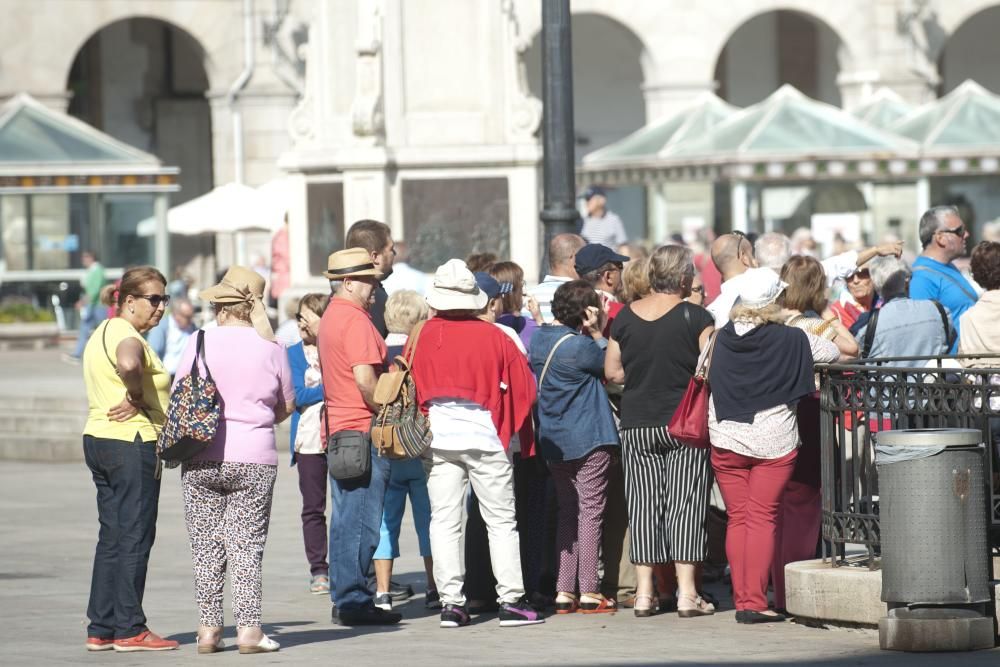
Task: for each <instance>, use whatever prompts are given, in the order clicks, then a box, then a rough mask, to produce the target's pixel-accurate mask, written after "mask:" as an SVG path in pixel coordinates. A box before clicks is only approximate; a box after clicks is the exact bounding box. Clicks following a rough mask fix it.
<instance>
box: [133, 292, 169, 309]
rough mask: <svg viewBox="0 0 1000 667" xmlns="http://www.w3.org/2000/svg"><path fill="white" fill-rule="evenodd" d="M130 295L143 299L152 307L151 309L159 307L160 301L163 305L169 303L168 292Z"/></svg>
mask: <svg viewBox="0 0 1000 667" xmlns="http://www.w3.org/2000/svg"><path fill="white" fill-rule="evenodd" d="M132 296H134V297H135V298H136V299H145V300H146V301H148V302H149V305H151V306H152V307H153V310H156V309H157V308H159V307H160V304H161V303H162V304H163V305H164V306H166V305H167V304H169V303H170V295H169V294H133V295H132Z"/></svg>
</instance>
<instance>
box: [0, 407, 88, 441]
mask: <svg viewBox="0 0 1000 667" xmlns="http://www.w3.org/2000/svg"><path fill="white" fill-rule="evenodd" d="M3 407H4V408H6V406H3ZM86 422H87V415H86V413H83V412H79V411H77V412H51V411H46V410H22V411H11V410H7V409H0V433H3V434H12V435H15V436H17V435H57V436H61V435H65V436H79V435H80V434H81V433H83V427H84V424H86Z"/></svg>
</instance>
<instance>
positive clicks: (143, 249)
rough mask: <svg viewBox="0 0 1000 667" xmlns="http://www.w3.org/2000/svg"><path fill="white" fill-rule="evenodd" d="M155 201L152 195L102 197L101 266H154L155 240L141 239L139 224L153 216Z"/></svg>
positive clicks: (149, 237) (108, 195)
mask: <svg viewBox="0 0 1000 667" xmlns="http://www.w3.org/2000/svg"><path fill="white" fill-rule="evenodd" d="M154 198H155V195H152V194H105V195H101V200H102V201H101V203H102V206H103V209H104V243H103V244H102V245H103V250H104V256H103V257H102V258H101V263H102V264H104V265H105V266H120V267H126V266H138V265H142V264H152V263H153V259H154V243H155V237H153V236H139V235H138V234H137V233H136V230H137V227H138V225H139V223H140V222H142V221H143V220H145V219H146V218H151V217H152V216H153V214H154V212H153V201H154Z"/></svg>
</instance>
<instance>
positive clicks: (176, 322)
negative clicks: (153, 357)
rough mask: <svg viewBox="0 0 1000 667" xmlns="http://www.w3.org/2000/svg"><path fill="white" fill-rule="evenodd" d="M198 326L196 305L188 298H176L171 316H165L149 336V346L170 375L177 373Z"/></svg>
mask: <svg viewBox="0 0 1000 667" xmlns="http://www.w3.org/2000/svg"><path fill="white" fill-rule="evenodd" d="M197 329H198V327H196V326H195V325H194V306H192V305H191V302H190V301H188V300H187V299H174V300H173V303H172V304H171V305H170V317H164V318H163V319H162V320H160V323H159V324H157V325H156V326H155V327H153V328H152V329H151V330H150V332H149V334H148V336H147V339H148V342H149V346H150V347H151V348H153V351H154V352H156V354H157V356H158V357H160V360H161V361H162V362H163V368H165V369H166V371H167V373H169V374H170V377H171V378H173V377H174V375H176V374H177V364H179V363H180V360H181V355H182V354H183V353H184V350H185V349H186V348H187V343H188V338H190V337H191V334H192V333H194V332H195V331H196V330H197Z"/></svg>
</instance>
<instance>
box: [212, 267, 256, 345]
mask: <svg viewBox="0 0 1000 667" xmlns="http://www.w3.org/2000/svg"><path fill="white" fill-rule="evenodd" d="M198 296H199V297H200V298H201V299H203V300H205V301H210V302H212V303H221V304H230V303H249V304H250V322H251V323H253V328H254V329H256V330H257V333H258V334H259V335H260V337H261V338H264V339H266V340H274V330H273V329H271V322H270V320H268V319H267V310H266V309H265V308H264V301H263V299H264V278H263V277H262V276H261V275H260V274H258V273H257V272H256V271H252V270H251V269H248V268H246V267H243V266H232V267H230V268H229V270H228V271H226V275H224V276H223V277H222V281H221V282H220V283H219V284H218V285H215V286H214V287H209V288H208V289H206V290H202V291H201V293H200V294H199V295H198Z"/></svg>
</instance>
